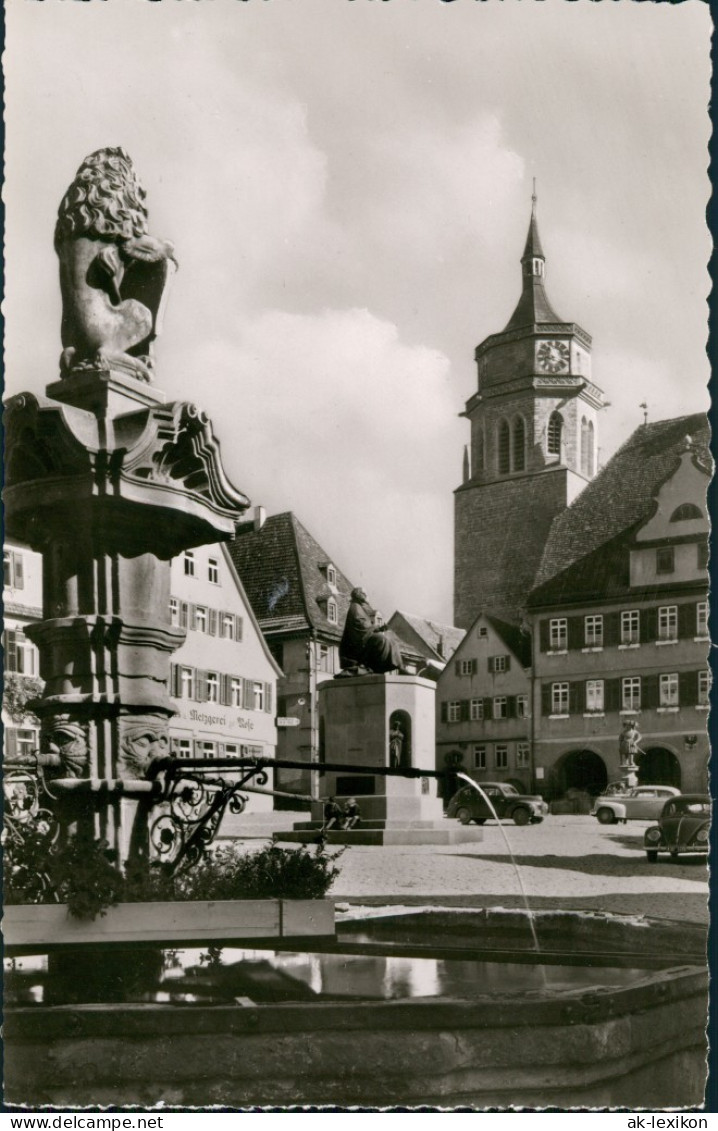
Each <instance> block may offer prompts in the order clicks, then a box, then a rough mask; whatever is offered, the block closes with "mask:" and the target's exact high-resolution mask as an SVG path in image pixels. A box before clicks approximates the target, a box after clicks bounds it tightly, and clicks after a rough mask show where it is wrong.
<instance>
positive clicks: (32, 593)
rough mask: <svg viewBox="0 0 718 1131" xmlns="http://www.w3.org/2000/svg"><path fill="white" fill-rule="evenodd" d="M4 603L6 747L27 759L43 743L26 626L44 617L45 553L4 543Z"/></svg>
mask: <svg viewBox="0 0 718 1131" xmlns="http://www.w3.org/2000/svg"><path fill="white" fill-rule="evenodd" d="M3 608H4V620H3V653H4V656H3V668H4V682H3V707H2V723H3V751H4V756H5V759H6V761H15V760H19V761H28V760H31V759H32V757H33V754H34V752H35V751H36V750H37V749H38V747H39V740H40V726H39V722H38V720H37V718H36V717H35V716H34V715H33V714H32V712H31V711H30V710H29V708H28V706H27V702H28V700H30V701H31V700H32V699H33V698H35V696H38V695H39V694H40V691H41V689H42V682H41V680H40V678H39V677H40V669H39V654H38V650H37V648H36V646H35V645H34V644H33V643H32V642H31V641H30V640H29V639H28V638H27V637H26V635H25V628H26V627H27V625H28V624H34V623H36V622H38V621H41V620H42V555H41V554H38V553H35V551H34V550H31V549H30V548H29V547H28V546H22V545H19V544H18V543H14V542H7V543H6V544H5V547H4V549H3Z"/></svg>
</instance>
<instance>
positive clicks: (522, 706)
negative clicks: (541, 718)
mask: <svg viewBox="0 0 718 1131" xmlns="http://www.w3.org/2000/svg"><path fill="white" fill-rule="evenodd" d="M516 717H517V718H519V719H527V718H528V717H529V697H528V695H517V696H516Z"/></svg>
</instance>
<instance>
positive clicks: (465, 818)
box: [456, 805, 471, 825]
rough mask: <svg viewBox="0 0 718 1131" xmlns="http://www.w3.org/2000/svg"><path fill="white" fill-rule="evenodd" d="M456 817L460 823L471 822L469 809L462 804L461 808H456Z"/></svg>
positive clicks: (468, 823)
mask: <svg viewBox="0 0 718 1131" xmlns="http://www.w3.org/2000/svg"><path fill="white" fill-rule="evenodd" d="M456 819H457V821H461V824H462V825H470V824H471V810H470V809H467V808H466V807H465V806H463V805H462V807H461V809H457V810H456Z"/></svg>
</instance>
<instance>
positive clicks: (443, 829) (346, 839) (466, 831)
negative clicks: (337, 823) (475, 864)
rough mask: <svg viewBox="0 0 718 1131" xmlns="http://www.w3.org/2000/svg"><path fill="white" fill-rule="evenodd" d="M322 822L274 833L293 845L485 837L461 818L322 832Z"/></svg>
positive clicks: (467, 840) (382, 823)
mask: <svg viewBox="0 0 718 1131" xmlns="http://www.w3.org/2000/svg"><path fill="white" fill-rule="evenodd" d="M321 830H322V824H321V821H298V822H297V823H296V824H295V826H294V828H293V830H292V831H291V832H278V833H274V834H273V837H272V839H273V840H274V841H275V843H276V842H278V841H286V842H288V843H290V844H318V843H319V839H320V834H321V839H322V840H324V841H325V842H326V843H327V844H348V845H352V844H375V845H383V844H469V843H474V844H475V843H477V842H479V841H482V840H483V839H484V831H483V829H481V828H479V827H478V825H462V824H460V822H459V821H453V820H449V819H447V818H444V820H443V821H407V822H406V823H405V824H402V823H401V822H400V821H362V822H361V824H359V825H356V826H355V828H353V829H330V830H329V831H328V832H325V833H322V831H321Z"/></svg>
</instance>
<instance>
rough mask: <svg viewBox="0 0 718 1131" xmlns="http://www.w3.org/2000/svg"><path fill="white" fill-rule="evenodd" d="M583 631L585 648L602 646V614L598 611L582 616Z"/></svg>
mask: <svg viewBox="0 0 718 1131" xmlns="http://www.w3.org/2000/svg"><path fill="white" fill-rule="evenodd" d="M583 631H584V641H585V644H586V647H587V648H603V616H602V615H601V614H600V613H596V614H593V615H591V616H588V617H584V618H583Z"/></svg>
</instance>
